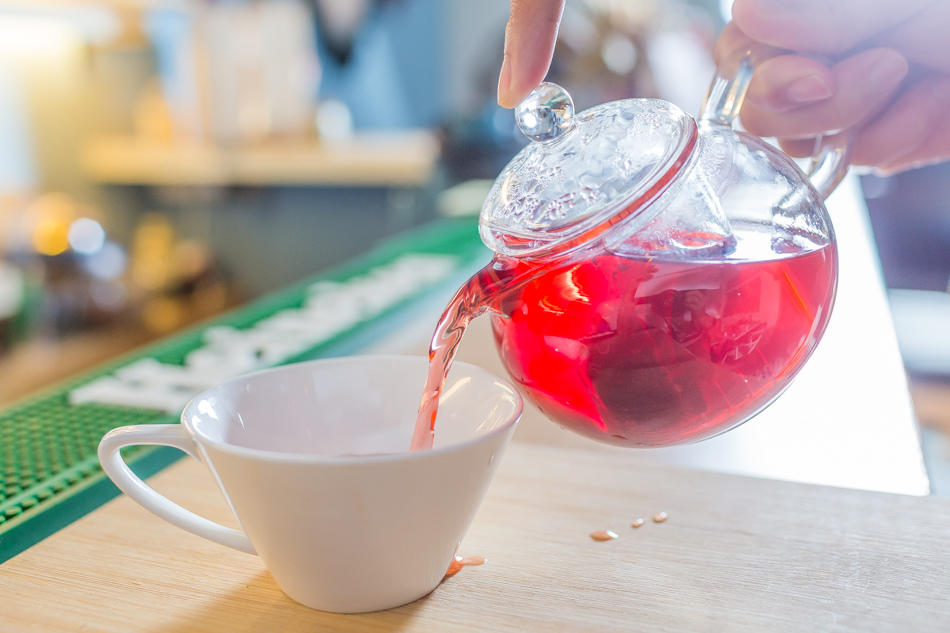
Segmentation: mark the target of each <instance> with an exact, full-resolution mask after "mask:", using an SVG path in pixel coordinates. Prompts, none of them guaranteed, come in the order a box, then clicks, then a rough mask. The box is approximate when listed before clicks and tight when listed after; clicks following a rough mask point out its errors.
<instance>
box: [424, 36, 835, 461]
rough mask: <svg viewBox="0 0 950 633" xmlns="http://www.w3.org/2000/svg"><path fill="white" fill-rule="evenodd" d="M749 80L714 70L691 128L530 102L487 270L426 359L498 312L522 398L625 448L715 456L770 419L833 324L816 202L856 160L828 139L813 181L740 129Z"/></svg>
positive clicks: (454, 308) (489, 207) (561, 100)
mask: <svg viewBox="0 0 950 633" xmlns="http://www.w3.org/2000/svg"><path fill="white" fill-rule="evenodd" d="M752 68H753V56H752V55H751V54H748V53H747V54H745V55H744V56H742V57H741V58H740V59H738V60H736V61H734V62H733V63H732V67H731V68H730V69H727V70H724V69H722V68H720V70H719V74H718V75H717V76H716V78H715V79H714V81H713V83H712V86H711V88H710V91H709V93H708V94H707V97H706V100H705V103H704V104H703V108H702V112H701V114H700V116H699V118H698V120H694V119H693V118H692V117H690V116H688V115H687V114H685V113H684V112H683V111H682V110H680V109H679V108H677V107H676V106H675V105H673V104H670V103H667V102H665V101H661V100H656V99H627V100H623V101H615V102H611V103H605V104H602V105H599V106H595V107H593V108H590V109H588V110H585V111H583V112H581V113H579V114H576V115H575V114H574V112H573V105H572V103H571V99H570V97H569V96H568V95H567V93H566V92H565V91H564V90H563V89H562V88H560V87H558V86H556V85H554V84H550V83H547V84H542V85H541V86H540V87H539V88H537V89H536V90H535V91H534V92H533V93H532V94H531V95H530V96H529V97H528V98H527V99H526V100H525V102H523V103H522V104H521V105H520V106H519V107H518V108H517V109H516V112H515V114H516V118H517V121H518V124H519V126H520V128H521V130H522V131H523V132H524V133H525V134H526V135H527V136H529V137H530V138H531V139H533V141H534V142H532V143H531V144H529V145H528V146H527V147H525V148H524V149H523V150H522V151H521V152H520V153H519V154H518V155H517V156H515V157H514V158H513V159H512V160H511V162H510V163H509V164H508V166H507V167H506V168H505V169H504V170H503V171H502V172H501V174H500V175H499V176H498V178H497V180H496V181H495V183H494V186H493V187H492V189H491V191H490V193H489V195H488V197H487V199H486V200H485V203H484V206H483V208H482V212H481V216H480V220H479V230H480V233H481V237H482V240H483V241H484V242H485V243H486V244H487V245H488V246H489V247H490V248H491V249H492V250H494V251H495V253H496V255H495V258H494V260H493V261H492V263H491V264H490V265H489V266H487V267H486V268H485V269H483V270H482V271H481V272H480V273H478V274H477V275H476V276H475V277H473V278H472V279H471V280H470V281H469V282H468V284H466V286H464V287H463V288H462V289H461V290H460V291H459V293H458V294H457V295H456V298H455V299H454V300H453V303H452V304H450V309H449V310H447V312H446V314H447V315H448V318H447V317H445V316H444V317H443V322H442V324H441V325H440V329H439V330H438V331H437V333H436V338H435V339H433V346H434V349H435V348H437V347H439V344H442V345H443V346H448V347H450V348H452V349H454V347H455V346H457V344H458V337H459V336H460V332H461V330H462V329H464V325H465V324H466V323H467V320H468V318H471V317H473V316H476V315H478V314H480V313H483V312H485V311H487V312H489V313H490V314H491V319H492V328H493V332H494V336H495V340H496V343H497V347H498V351H499V353H500V355H501V359H502V362H503V364H504V366H505V368H506V369H507V371H508V372H509V374H510V375H511V377H512V378H513V379H514V380H515V381H516V382H517V383H518V384H519V385H520V387H521V388H522V390H523V392H524V393H525V394H526V395H527V397H528V398H529V399H530V400H532V401H533V402H534V403H535V404H536V405H538V406H539V407H540V408H541V409H542V411H544V413H545V414H547V415H548V416H549V417H550V418H552V419H553V420H554V421H556V422H557V423H559V424H560V425H562V426H564V427H566V428H568V429H571V430H573V431H576V432H578V433H581V434H582V435H585V436H588V437H591V438H594V439H596V440H601V441H604V442H608V443H612V444H619V445H624V446H638V447H639V446H643V447H645V446H667V445H673V444H680V443H688V442H695V441H698V440H702V439H705V438H709V437H711V436H714V435H717V434H719V433H722V432H724V431H727V430H729V429H731V428H733V427H735V426H737V425H739V424H741V423H742V422H744V421H746V420H747V419H749V418H750V417H752V416H754V415H755V414H757V413H758V412H760V411H761V410H762V409H764V408H765V407H766V406H768V405H769V404H770V403H771V402H772V401H774V400H775V399H776V398H777V397H778V396H779V395H780V394H781V393H782V392H783V391H784V389H785V388H786V387H787V386H788V385H789V383H790V382H791V380H792V379H793V377H794V376H795V375H796V374H797V373H798V371H799V370H800V369H801V368H802V366H803V365H804V363H805V362H806V360H807V359H808V358H809V356H810V355H811V353H812V351H813V350H814V349H815V346H816V345H817V343H818V341H819V339H820V338H821V336H822V334H823V332H824V330H825V327H826V325H827V323H828V319H829V316H830V313H831V309H832V304H833V302H834V297H835V288H836V279H837V254H836V246H835V238H834V231H833V229H832V225H831V221H830V219H829V217H828V213H827V210H826V209H825V206H824V204H823V199H824V197H826V196H827V195H828V194H829V193H830V192H831V190H833V189H834V187H835V186H836V185H837V184H838V183H839V182H840V180H841V178H842V176H843V175H844V173H845V171H846V169H847V144H846V143H844V142H843V140H842V138H840V135H839V137H833V138H831V139H828V138H826V139H823V140H822V141H821V142H820V148H819V149H818V151H816V154H817V156H816V157H815V158H814V159H813V160H812V165H811V167H810V169H809V175H808V176H806V175H805V174H804V173H802V171H801V170H800V169H799V167H798V166H797V165H796V163H795V162H794V161H792V160H791V159H790V158H789V157H788V156H786V155H785V154H784V153H782V152H781V151H780V150H778V149H776V148H775V147H773V146H772V145H770V144H768V143H766V142H765V141H763V140H762V139H760V138H758V137H756V136H753V135H750V134H748V133H745V132H742V131H737V130H735V129H733V127H732V123H733V119H734V118H735V117H736V115H737V114H738V112H739V109H740V107H741V104H742V100H743V97H744V95H745V92H746V88H747V87H748V83H749V80H750V78H751V74H752ZM453 323H454V326H452V325H451V324H453Z"/></svg>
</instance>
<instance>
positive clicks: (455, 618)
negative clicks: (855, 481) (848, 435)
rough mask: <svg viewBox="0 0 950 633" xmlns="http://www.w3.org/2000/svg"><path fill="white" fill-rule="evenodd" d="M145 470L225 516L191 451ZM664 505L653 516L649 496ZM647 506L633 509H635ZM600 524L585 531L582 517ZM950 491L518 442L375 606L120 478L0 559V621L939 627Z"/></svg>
mask: <svg viewBox="0 0 950 633" xmlns="http://www.w3.org/2000/svg"><path fill="white" fill-rule="evenodd" d="M152 483H153V485H154V486H155V487H156V489H158V490H160V491H162V492H163V493H165V494H167V495H168V496H170V497H171V498H173V499H175V500H176V501H178V502H180V503H182V504H183V505H185V506H187V507H189V508H190V509H193V510H196V511H198V512H200V513H202V514H204V515H205V516H207V517H209V518H211V519H214V520H219V521H223V522H229V523H231V524H232V525H233V520H229V516H228V515H229V511H228V508H227V505H226V503H225V501H224V499H223V498H222V496H221V495H220V493H218V492H217V489H216V487H215V484H214V482H213V480H212V478H211V476H210V475H209V474H208V472H207V471H206V470H205V468H204V466H203V465H201V464H199V463H198V462H196V461H194V460H191V459H185V460H182V461H180V462H178V463H177V464H175V465H174V466H172V467H171V468H169V469H167V470H166V471H164V472H162V473H160V474H159V475H157V476H155V477H154V478H153V479H152ZM660 511H664V512H667V513H668V515H669V519H668V520H667V521H666V522H664V523H654V522H653V521H652V520H651V517H652V515H653V514H654V513H657V512H660ZM641 517H642V518H644V519H646V523H645V525H643V526H642V527H640V528H638V529H634V528H632V527H631V525H630V524H631V522H632V521H634V520H636V519H637V518H641ZM595 530H613V531H614V532H616V533H617V534H618V535H619V538H617V539H616V540H613V541H607V542H596V541H594V540H593V539H591V538H590V536H589V534H590V533H591V532H593V531H595ZM948 534H950V500H947V499H942V498H937V497H912V496H903V495H893V494H886V493H877V492H867V491H858V490H846V489H841V488H832V487H822V486H814V485H810V484H799V483H791V482H779V481H771V480H766V479H759V478H750V477H741V476H735V475H725V474H718V473H708V472H700V471H695V470H687V469H683V468H680V467H676V466H668V465H663V464H656V463H652V462H649V461H642V460H638V459H635V458H631V457H630V456H628V455H620V454H610V453H596V452H592V451H584V450H578V449H573V448H563V447H553V446H538V445H532V444H528V443H524V442H515V443H513V444H512V445H511V447H510V448H509V450H508V452H507V453H506V454H505V456H504V458H503V461H502V464H501V466H500V468H499V471H498V473H497V475H496V478H495V480H494V482H493V484H492V486H491V488H490V490H489V493H488V495H487V497H486V499H485V501H484V503H483V505H482V507H481V510H480V511H479V514H478V515H477V517H476V519H475V523H474V524H473V526H472V528H471V530H470V531H469V534H468V535H467V536H466V538H465V540H464V541H463V543H462V545H461V547H460V549H459V554H460V555H463V556H475V555H477V556H484V557H485V558H486V559H487V562H486V564H485V565H483V566H480V567H467V568H464V569H463V570H462V571H461V572H460V573H459V574H458V575H456V576H454V577H452V578H450V579H447V580H446V581H444V582H443V583H442V584H441V585H440V586H439V587H438V588H436V590H435V591H433V592H432V593H431V594H429V595H428V596H427V597H425V598H422V599H421V600H418V601H416V602H414V603H412V604H410V605H406V606H404V607H401V608H398V609H394V610H391V611H387V612H378V613H373V614H364V615H335V614H328V613H323V612H319V611H315V610H312V609H309V608H307V607H303V606H300V605H298V604H296V603H294V602H293V601H291V600H290V599H289V598H287V597H286V596H284V595H283V593H281V591H280V590H279V589H278V588H277V586H276V585H275V584H274V582H273V581H272V580H271V577H270V575H269V574H268V573H267V572H266V570H265V569H264V567H263V565H262V564H261V562H260V560H259V559H257V558H256V557H254V556H250V555H247V554H242V553H240V552H237V551H233V550H230V549H227V548H225V547H222V546H219V545H216V544H214V543H211V542H208V541H204V540H203V539H200V538H198V537H196V536H193V535H191V534H188V533H186V532H183V531H181V530H179V529H178V528H175V527H172V526H171V525H169V524H166V523H165V522H163V521H161V520H160V519H158V518H156V517H154V516H152V515H151V514H148V513H147V512H146V511H145V510H143V509H142V508H140V507H139V506H137V505H135V504H134V503H133V502H132V501H130V500H129V499H128V498H127V497H120V498H118V499H115V500H114V501H112V502H110V503H109V504H107V505H106V506H103V507H102V508H101V509H99V510H98V511H96V512H94V513H92V514H90V515H88V516H86V517H85V518H83V519H81V520H79V521H77V522H76V523H74V524H72V525H70V526H69V527H67V528H65V529H63V530H62V531H60V532H58V533H57V534H55V535H53V536H52V537H50V538H48V539H47V540H45V541H43V542H41V543H40V544H38V545H36V546H34V547H33V548H31V549H29V550H27V551H26V552H23V553H22V554H20V555H19V556H17V557H15V558H13V559H12V560H10V561H8V562H7V563H5V564H4V565H2V566H0V595H2V596H3V614H2V620H0V629H2V630H3V631H15V632H18V631H35V632H45V631H48V632H50V633H53V632H56V633H62V632H64V631H101V632H115V633H133V632H139V631H141V632H151V633H158V632H171V631H174V632H176V633H198V632H219V631H228V632H243V631H248V632H250V631H282V632H284V631H286V632H296V631H300V632H303V631H308V632H309V631H316V630H319V631H396V630H398V631H444V630H469V631H513V630H517V631H591V630H596V631H677V630H683V631H729V632H732V633H734V632H741V631H750V632H751V631H754V632H757V633H760V632H763V631H808V632H810V633H811V632H815V631H860V632H862V633H869V632H877V631H909V630H913V631H916V632H924V631H941V632H943V631H947V630H950V575H948V574H947V570H950V548H948V547H947V537H948Z"/></svg>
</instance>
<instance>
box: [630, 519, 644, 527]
mask: <svg viewBox="0 0 950 633" xmlns="http://www.w3.org/2000/svg"><path fill="white" fill-rule="evenodd" d="M643 523H644V521H643V519H637V520H636V521H634V522H633V523H631V524H630V527H635V528H638V527H640V526H641V525H643Z"/></svg>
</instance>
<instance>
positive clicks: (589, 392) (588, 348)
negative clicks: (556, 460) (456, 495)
mask: <svg viewBox="0 0 950 633" xmlns="http://www.w3.org/2000/svg"><path fill="white" fill-rule="evenodd" d="M741 247H742V243H741V242H740V249H738V250H737V252H740V251H741ZM507 263H511V262H510V260H501V259H496V261H495V262H494V263H493V265H490V266H488V267H486V268H485V269H484V270H483V271H481V272H480V273H479V274H478V275H476V276H475V277H473V278H472V279H471V280H470V281H469V282H468V284H466V286H464V287H463V288H462V289H460V290H459V292H458V293H457V294H456V296H455V298H454V299H453V300H452V302H451V303H450V304H449V308H448V309H447V310H446V312H445V314H444V315H443V318H442V320H441V321H440V323H439V327H438V329H437V330H436V336H435V337H434V338H433V341H432V347H431V348H430V371H429V381H428V383H427V386H426V394H425V396H424V398H423V405H422V407H421V408H420V418H419V424H418V426H417V429H416V430H417V433H416V436H414V440H413V448H425V447H426V446H431V439H432V435H431V433H432V431H433V429H434V420H435V417H434V416H435V410H436V403H437V400H438V393H439V391H440V390H441V385H442V381H443V379H444V377H445V376H446V375H447V373H448V368H449V366H450V365H451V358H452V356H453V355H454V353H455V349H456V348H457V346H458V343H459V342H460V339H461V335H462V332H463V331H464V328H465V326H466V325H467V324H468V321H469V320H470V319H471V318H473V317H474V316H477V315H478V314H481V313H482V312H484V311H485V310H487V309H489V308H491V310H492V312H493V313H495V314H493V316H492V325H493V330H494V333H495V338H496V342H497V344H498V349H499V352H500V353H501V356H502V361H503V362H504V365H505V367H506V368H507V370H508V372H509V374H510V375H511V377H512V378H513V379H514V380H515V381H516V382H517V383H519V384H520V385H521V387H522V388H523V391H524V392H525V393H526V394H527V396H528V397H529V398H530V399H531V400H532V401H534V402H535V404H537V405H538V406H539V407H540V408H541V409H542V410H543V411H544V412H545V413H546V414H547V415H548V416H550V417H551V418H552V419H554V420H555V421H557V422H558V423H559V424H561V425H563V426H565V427H567V428H569V429H571V430H573V431H576V432H578V433H581V434H582V435H586V436H588V437H591V438H594V439H597V440H601V441H605V442H609V443H613V444H620V445H625V446H668V445H672V444H682V443H687V442H694V441H698V440H701V439H705V438H708V437H712V436H714V435H717V434H719V433H722V432H723V431H726V430H728V429H730V428H732V427H734V426H736V425H738V424H740V423H742V422H743V421H744V420H746V419H748V418H749V417H751V416H752V415H754V414H756V413H758V412H759V411H761V410H762V409H763V408H765V407H766V406H767V405H768V404H769V403H770V402H772V400H774V399H775V398H776V397H777V396H778V395H779V394H781V392H782V391H783V390H784V389H785V387H786V386H787V385H788V384H789V382H791V380H792V378H793V377H794V375H795V374H796V373H797V372H798V370H799V369H800V368H801V366H802V365H803V364H804V362H805V361H806V360H807V358H808V357H809V355H810V354H811V352H812V351H813V349H814V347H815V345H816V344H817V342H818V339H819V338H820V337H821V334H822V333H823V331H824V329H825V326H826V324H827V321H828V317H829V316H830V312H831V306H832V303H833V301H834V291H835V287H834V270H835V266H836V253H835V249H834V246H833V245H829V246H825V247H822V248H819V249H817V250H813V251H811V252H808V253H804V254H795V255H774V254H773V258H772V259H768V260H766V261H745V260H742V259H738V258H737V259H721V260H694V261H681V260H665V259H662V258H654V259H639V258H627V257H620V256H617V255H612V254H609V253H597V254H588V255H587V257H584V258H582V259H579V260H578V261H570V260H562V262H551V261H545V262H543V263H538V262H525V261H517V262H514V263H513V265H512V266H511V267H508V268H505V266H504V265H505V264H507ZM498 314H502V315H504V316H497V315H498ZM423 427H425V428H426V430H427V431H428V435H426V433H424V432H423V431H422V430H421V429H423ZM426 440H427V441H428V444H426V443H425V442H426Z"/></svg>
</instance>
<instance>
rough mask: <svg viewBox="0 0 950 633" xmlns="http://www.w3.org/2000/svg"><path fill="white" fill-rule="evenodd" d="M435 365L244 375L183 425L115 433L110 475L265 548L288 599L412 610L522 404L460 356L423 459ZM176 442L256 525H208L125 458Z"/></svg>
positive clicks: (209, 394)
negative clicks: (134, 448)
mask: <svg viewBox="0 0 950 633" xmlns="http://www.w3.org/2000/svg"><path fill="white" fill-rule="evenodd" d="M427 371H428V360H427V359H425V358H419V357H397V356H355V357H348V358H339V359H327V360H319V361H311V362H305V363H298V364H294V365H287V366H283V367H278V368H275V369H269V370H265V371H261V372H257V373H254V374H249V375H246V376H242V377H239V378H235V379H232V380H229V381H227V382H225V383H223V384H221V385H219V386H217V387H214V388H212V389H210V390H208V391H206V392H205V393H203V394H202V395H200V396H198V397H197V398H195V399H194V400H193V401H192V402H191V403H190V404H189V405H188V406H187V407H186V408H185V410H184V411H183V412H182V424H180V425H178V424H173V425H142V426H128V427H122V428H119V429H115V430H114V431H111V432H110V433H109V434H107V435H106V436H105V437H104V438H103V440H102V443H101V444H100V447H99V457H100V461H101V462H102V465H103V468H104V470H105V471H106V473H107V474H108V475H109V477H110V478H112V480H113V481H115V483H116V484H117V485H118V486H119V488H120V489H122V490H123V491H124V492H126V493H127V494H128V495H129V496H130V497H132V498H133V499H134V500H135V501H137V502H139V503H140V504H142V505H143V506H145V507H146V508H147V509H149V510H150V511H152V512H153V513H155V514H156V515H158V516H160V517H162V518H164V519H166V520H168V521H170V522H172V523H174V524H175V525H178V526H179V527H182V528H184V529H186V530H188V531H190V532H192V533H194V534H198V535H199V536H204V537H206V538H209V539H211V540H213V541H216V542H218V543H221V544H224V545H228V546H230V547H234V548H236V549H240V550H242V551H246V552H249V553H257V554H259V555H260V557H261V559H262V560H263V562H264V565H265V566H266V567H267V569H268V570H269V571H270V573H271V574H272V576H273V577H274V580H275V581H276V582H277V584H278V585H279V586H280V587H281V589H283V591H284V592H285V593H287V595H289V596H290V597H291V598H293V599H294V600H296V601H298V602H300V603H302V604H305V605H307V606H310V607H314V608H317V609H321V610H325V611H334V612H339V613H357V612H365V611H376V610H380V609H387V608H392V607H396V606H399V605H402V604H406V603H408V602H411V601H413V600H416V599H417V598H420V597H422V596H424V595H426V594H427V593H429V592H430V591H432V590H433V589H434V588H435V587H436V586H437V585H438V584H439V582H440V581H441V580H442V578H443V577H444V575H445V572H446V570H447V569H448V567H449V564H450V563H451V561H452V558H453V556H454V555H455V550H456V548H457V547H458V544H459V543H460V542H461V540H462V538H463V537H464V535H465V532H466V531H467V530H468V528H469V525H470V524H471V521H472V519H473V518H474V516H475V513H476V512H477V510H478V507H479V504H480V503H481V500H482V498H483V496H484V494H485V492H486V491H487V489H488V485H489V483H490V482H491V478H492V476H493V475H494V472H495V469H496V468H497V466H498V463H499V461H500V457H501V456H502V453H503V452H504V450H505V447H506V446H507V444H508V442H509V440H510V439H511V435H512V433H513V432H514V428H515V425H516V423H517V421H518V419H519V418H520V416H521V412H522V406H523V405H522V400H521V397H520V395H519V394H518V392H517V391H516V390H515V389H514V388H513V387H512V386H511V384H510V383H508V382H507V381H506V380H503V379H501V378H499V377H497V376H495V375H493V374H491V373H489V372H487V371H485V370H483V369H481V368H479V367H476V366H473V365H468V364H466V363H461V362H458V363H455V364H454V365H453V367H452V371H451V372H450V376H449V380H448V381H447V383H446V386H445V389H444V391H443V395H442V397H441V398H440V401H439V415H438V419H437V423H436V434H435V443H434V447H433V449H432V450H423V451H413V452H409V445H410V442H411V438H412V432H413V427H414V424H415V418H416V411H417V409H418V406H419V400H420V397H421V395H422V389H423V386H424V383H425V377H426V372H427ZM135 444H161V445H168V446H174V447H176V448H179V449H181V450H183V451H185V452H187V453H188V454H190V455H192V456H193V457H196V458H197V459H199V460H201V461H202V462H204V463H205V464H206V465H207V466H208V468H209V469H210V470H211V472H212V473H213V475H214V477H215V479H216V480H217V482H218V484H219V486H220V487H221V490H222V492H223V493H224V495H225V497H226V498H227V500H228V503H229V504H230V506H231V508H232V510H233V511H234V514H235V516H236V517H237V519H238V521H239V523H240V525H241V527H242V529H243V532H242V531H240V530H233V529H230V528H226V527H223V526H220V525H217V524H215V523H213V522H211V521H208V520H207V519H203V518H201V517H198V516H197V515H194V514H192V513H191V512H189V511H187V510H184V509H183V508H181V507H180V506H177V505H176V504H174V503H172V502H171V501H169V500H168V499H165V498H164V497H162V496H161V495H159V494H158V493H156V492H155V491H153V490H152V489H151V488H149V487H148V486H147V485H145V484H144V483H142V482H141V481H139V480H138V479H137V477H136V476H135V475H134V474H133V473H132V472H131V471H130V470H129V468H128V466H126V465H125V463H124V462H123V461H122V459H121V456H120V454H119V449H121V448H122V447H124V446H130V445H135Z"/></svg>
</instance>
